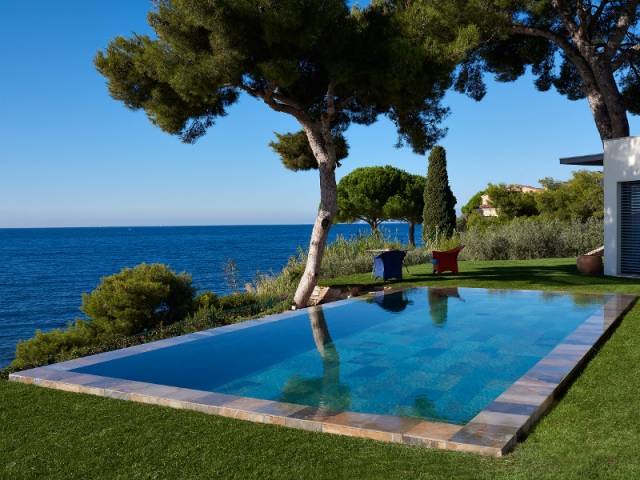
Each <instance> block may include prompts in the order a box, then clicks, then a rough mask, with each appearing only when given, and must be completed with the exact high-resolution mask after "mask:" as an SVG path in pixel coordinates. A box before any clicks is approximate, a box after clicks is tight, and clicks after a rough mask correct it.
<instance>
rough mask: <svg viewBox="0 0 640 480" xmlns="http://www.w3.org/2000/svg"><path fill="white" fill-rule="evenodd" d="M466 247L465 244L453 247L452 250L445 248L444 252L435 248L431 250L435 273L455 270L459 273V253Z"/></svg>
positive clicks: (454, 271)
mask: <svg viewBox="0 0 640 480" xmlns="http://www.w3.org/2000/svg"><path fill="white" fill-rule="evenodd" d="M463 248H464V245H460V246H459V247H456V248H452V249H451V250H445V251H444V252H438V251H436V250H434V251H433V252H431V256H432V258H433V259H432V260H431V263H433V273H444V272H453V273H458V255H459V254H460V252H461V251H462V249H463Z"/></svg>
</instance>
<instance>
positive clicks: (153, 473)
mask: <svg viewBox="0 0 640 480" xmlns="http://www.w3.org/2000/svg"><path fill="white" fill-rule="evenodd" d="M410 269H411V275H410V276H408V277H407V278H406V280H405V281H404V282H402V284H406V285H427V284H430V285H443V286H444V285H460V286H488V287H495V288H536V289H552V290H568V291H580V292H601V291H611V292H624V293H636V294H638V295H640V282H637V281H631V280H623V279H611V278H594V277H582V276H579V275H577V274H576V273H575V269H574V267H573V262H572V261H570V260H535V261H508V262H473V263H472V262H468V263H463V264H462V272H461V274H460V275H458V276H442V277H433V276H432V275H431V274H430V273H428V268H427V267H420V268H418V267H410ZM370 280H371V278H370V276H369V275H368V274H363V275H354V276H349V277H343V278H339V279H334V280H331V281H327V282H325V283H330V284H333V285H345V284H354V283H357V284H370ZM638 365H640V304H638V305H637V306H635V307H634V308H633V309H632V310H631V311H630V312H629V314H627V316H626V318H625V319H624V321H623V322H622V324H621V325H620V327H619V328H618V329H617V331H616V332H615V333H614V335H613V336H612V337H611V338H610V339H609V341H608V342H607V343H606V344H605V345H604V346H603V347H602V350H601V352H599V353H598V355H597V356H596V357H595V358H594V359H593V360H592V361H591V362H590V363H589V364H588V365H587V367H586V368H585V371H584V372H583V373H582V374H581V376H580V377H579V378H578V379H577V380H576V381H575V383H574V384H573V385H572V386H571V388H570V389H569V391H568V392H567V394H566V396H565V398H564V399H562V401H561V402H559V403H558V405H556V407H555V408H554V409H553V410H552V411H551V412H550V413H549V415H547V416H546V417H545V418H543V419H542V421H541V422H540V423H539V424H538V426H537V427H536V428H535V430H534V431H533V432H532V433H531V435H530V436H529V438H528V439H527V440H526V441H525V442H523V443H521V444H519V445H518V446H517V447H516V449H515V451H514V452H513V453H512V454H510V455H508V456H507V457H505V458H502V459H494V458H485V457H480V456H476V455H472V454H460V453H453V452H444V451H436V450H427V449H422V448H417V447H408V446H402V445H392V444H384V443H378V442H374V441H368V440H360V439H353V438H348V437H340V436H334V435H326V434H316V433H310V432H304V431H299V430H292V429H286V428H281V427H275V426H269V425H259V424H253V423H248V422H242V421H236V420H231V419H225V418H221V417H215V416H208V415H204V414H199V413H195V412H187V411H178V410H173V409H169V408H162V407H157V406H151V405H141V404H135V403H132V402H125V401H118V400H110V399H103V398H98V397H91V396H85V395H79V394H71V393H65V392H58V391H54V390H48V389H44V388H38V387H34V386H29V385H20V384H15V383H10V382H6V381H0V478H10V479H19V478H64V479H70V478H82V479H89V478H127V479H136V478H238V479H240V478H242V479H248V478H260V479H266V478H287V479H289V478H305V479H320V478H327V479H329V478H332V479H335V478H367V479H369V478H385V479H400V478H406V479H422V478H424V479H431V478H456V479H460V478H474V479H525V478H554V479H559V478H560V479H573V478H575V479H583V478H589V479H598V478H624V479H628V478H640V442H639V440H640V433H639V432H640V422H638V417H637V410H638V404H639V403H638V392H640V374H639V373H638V372H639V370H638Z"/></svg>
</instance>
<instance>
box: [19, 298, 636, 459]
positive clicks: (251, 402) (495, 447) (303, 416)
mask: <svg viewBox="0 0 640 480" xmlns="http://www.w3.org/2000/svg"><path fill="white" fill-rule="evenodd" d="M408 288H415V287H408ZM380 293H382V292H376V293H375V294H373V295H379V294H380ZM607 295H610V296H611V298H610V300H609V301H607V303H605V304H604V305H603V306H602V307H601V308H600V309H599V310H598V311H597V312H596V313H595V314H593V315H591V316H590V317H588V318H587V319H586V320H585V321H584V322H582V323H581V324H580V325H579V326H578V327H577V328H576V329H575V330H574V331H572V332H571V333H570V334H569V335H567V337H565V339H563V341H562V342H561V343H559V344H558V345H557V346H556V347H555V348H554V349H553V350H552V351H551V352H550V353H549V354H547V355H546V356H545V357H543V358H542V359H540V361H538V363H536V365H534V366H533V367H532V368H531V369H530V370H529V371H527V372H526V373H525V374H524V375H523V376H522V377H520V378H519V379H518V380H516V381H515V382H514V383H513V384H512V385H511V386H510V387H509V388H508V389H507V390H505V392H503V393H502V394H501V395H500V396H499V397H497V398H496V399H495V400H494V401H493V402H492V403H491V404H489V405H488V406H487V407H486V408H485V409H483V410H482V411H481V412H479V413H478V414H477V415H476V416H475V417H474V418H473V419H472V420H471V421H469V422H468V423H467V424H465V425H455V424H450V423H445V422H431V421H426V420H421V419H415V418H410V417H400V416H393V415H375V414H363V413H356V412H330V411H326V410H323V409H321V408H315V407H309V406H304V405H294V404H287V403H282V402H277V401H271V400H261V399H255V398H249V397H238V396H234V395H225V394H219V393H212V392H205V391H199V390H191V389H186V388H179V387H171V386H165V385H157V384H151V383H145V382H136V381H130V380H122V379H116V378H111V377H101V376H98V375H91V374H83V373H79V372H73V371H72V370H73V369H76V368H79V367H81V366H85V365H91V364H95V363H101V362H104V361H107V360H112V359H115V358H122V357H125V356H129V355H134V354H136V353H140V352H143V351H148V350H153V349H157V348H164V347H168V346H172V345H176V344H180V343H185V342H189V341H193V340H198V339H201V338H205V337H207V336H213V335H219V334H223V333H227V332H231V331H235V330H239V329H243V328H250V327H251V326H253V325H256V324H260V323H264V322H271V321H277V320H280V319H282V318H286V317H289V316H292V315H295V314H299V313H300V310H298V311H295V312H283V313H281V314H276V315H272V316H268V317H264V318H262V319H255V320H249V321H246V322H241V323H237V324H233V325H228V326H225V327H219V328H215V329H210V330H205V331H202V332H196V333H192V334H188V335H184V336H180V337H173V338H169V339H164V340H160V341H157V342H152V343H149V344H142V345H136V346H133V347H129V348H126V349H121V350H115V351H111V352H104V353H100V354H96V355H92V356H90V357H84V358H79V359H74V360H70V361H67V362H62V363H58V364H53V365H48V366H44V367H38V368H34V369H30V370H25V371H21V372H16V373H12V374H10V375H9V380H11V381H15V382H21V383H27V384H35V385H38V386H42V387H47V388H52V389H57V390H64V391H69V392H74V393H85V394H90V395H97V396H103V397H107V398H114V399H120V400H131V401H136V402H139V403H147V404H155V405H160V406H168V407H172V408H178V409H187V410H194V411H198V412H203V413H208V414H215V415H219V416H224V417H229V418H235V419H241V420H247V421H252V422H257V423H266V424H273V425H280V426H286V427H290V428H298V429H304V430H311V431H316V432H324V433H333V434H339V435H346V436H352V437H361V438H368V439H373V440H378V441H385V442H391V443H403V444H409V445H419V446H423V447H428V448H437V449H445V450H453V451H462V452H471V453H477V454H482V455H490V456H494V457H500V456H503V455H505V454H507V453H508V452H509V451H511V450H512V449H513V447H514V446H515V445H516V444H517V443H518V441H519V440H520V439H521V438H522V437H523V436H525V435H526V434H527V433H528V432H529V431H530V430H531V428H532V427H533V426H534V425H535V424H536V423H537V421H538V420H539V419H540V418H541V417H542V416H543V415H544V414H546V413H547V412H548V411H549V410H550V408H551V407H552V406H553V404H554V403H555V401H556V400H557V398H558V395H559V393H561V392H562V391H563V389H564V388H565V387H567V386H568V385H569V384H570V383H571V382H572V381H573V380H574V379H575V378H576V376H577V373H578V372H579V370H580V368H581V367H582V366H583V365H584V364H585V363H586V361H587V360H588V359H589V358H590V356H591V354H592V353H593V352H594V350H595V349H596V348H597V347H598V346H599V345H601V344H602V343H604V342H605V341H606V339H607V338H608V337H609V335H610V334H611V333H612V332H613V331H614V330H615V328H616V327H617V325H618V324H619V323H620V321H621V320H622V318H623V316H624V315H625V314H626V313H627V312H628V311H629V310H630V309H631V307H632V306H633V305H634V303H635V301H636V300H637V297H636V296H633V295H624V294H607ZM367 296H369V295H367ZM359 298H360V299H362V297H359ZM351 301H357V299H355V298H354V299H347V300H342V301H339V302H334V303H333V304H328V305H326V306H323V308H327V307H331V306H337V305H336V304H344V303H348V302H351ZM311 308H317V307H311Z"/></svg>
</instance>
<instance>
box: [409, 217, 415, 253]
mask: <svg viewBox="0 0 640 480" xmlns="http://www.w3.org/2000/svg"><path fill="white" fill-rule="evenodd" d="M409 245H411V246H412V247H415V246H416V223H415V222H409Z"/></svg>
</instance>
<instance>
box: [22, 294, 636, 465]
mask: <svg viewBox="0 0 640 480" xmlns="http://www.w3.org/2000/svg"><path fill="white" fill-rule="evenodd" d="M631 302H632V297H627V296H616V295H577V294H575V295H571V294H563V293H548V292H540V291H520V290H486V289H475V288H426V287H425V288H411V289H406V290H398V291H391V292H386V293H378V294H375V295H371V296H366V297H361V298H356V299H351V300H347V301H342V302H336V303H335V304H329V305H327V306H325V307H316V308H309V309H304V310H300V311H296V312H288V313H285V314H281V315H275V316H271V317H266V318H264V319H260V320H256V321H251V322H244V323H241V324H236V325H232V326H227V327H222V328H218V329H212V330H209V331H205V332H199V333H196V334H192V335H187V336H183V337H178V338H174V339H167V340H163V341H161V342H154V343H151V344H147V345H141V346H138V347H133V348H130V349H124V350H120V351H117V352H109V353H107V354H101V355H97V356H94V357H88V358H86V359H79V360H75V361H71V362H65V363H66V365H65V364H59V365H62V366H63V367H64V368H63V369H60V368H58V370H57V372H62V371H64V375H68V376H71V377H72V378H73V377H75V378H76V382H75V383H74V384H75V385H79V386H82V387H83V388H80V387H79V388H78V391H85V390H86V388H88V389H91V388H94V389H98V390H100V389H102V392H101V393H99V394H104V395H109V396H116V397H118V395H117V393H118V392H119V393H121V394H122V395H120V397H122V396H123V395H124V398H130V399H133V400H139V401H150V402H152V403H163V404H168V405H172V406H179V407H186V408H194V409H200V410H205V411H209V410H207V408H205V407H206V406H207V405H210V406H211V407H212V408H213V410H211V411H213V413H219V414H223V415H225V414H227V415H229V416H237V417H240V418H246V419H250V420H257V421H269V422H271V423H281V424H284V425H289V426H294V427H299V428H311V429H319V430H322V431H333V432H335V433H347V434H359V433H361V432H360V430H367V429H368V430H370V431H372V432H382V433H385V434H390V435H391V437H390V440H392V441H408V443H420V442H417V441H413V440H415V439H416V438H418V439H419V438H420V434H421V433H425V432H426V430H425V429H427V430H429V428H431V430H432V431H433V430H435V431H436V433H437V434H432V435H431V437H430V436H429V435H426V434H425V435H423V437H424V438H428V439H431V440H432V442H431V444H429V442H421V443H427V444H429V445H431V446H444V447H445V448H452V447H455V448H458V449H465V448H464V445H467V444H469V442H471V444H473V442H476V443H477V442H479V445H480V447H483V448H484V447H487V448H485V450H486V451H481V450H483V448H477V449H475V450H474V449H471V450H474V451H481V453H492V454H497V453H496V452H497V450H496V448H497V447H496V446H495V445H498V444H500V442H503V443H504V442H505V439H506V440H508V441H512V440H513V438H515V437H516V435H517V434H518V433H519V432H520V431H522V429H523V428H525V427H526V426H527V424H530V423H531V422H532V421H533V420H534V419H535V417H536V416H539V415H540V414H541V411H542V409H543V408H546V407H545V404H546V406H548V404H549V403H550V401H551V400H550V399H552V396H553V393H554V392H555V391H556V389H557V388H558V387H559V386H560V384H561V383H562V382H563V381H564V380H565V378H566V377H567V375H568V374H569V373H570V372H571V371H573V370H574V368H575V366H576V365H577V364H578V363H579V362H580V361H581V360H582V359H583V358H584V356H585V355H586V354H587V353H588V351H589V350H590V349H591V347H592V346H593V344H595V343H596V342H597V341H598V340H599V339H600V338H601V337H602V335H603V334H604V333H605V332H606V331H607V330H608V328H609V327H610V326H611V325H612V324H613V323H614V322H615V320H617V319H618V318H619V316H620V315H621V314H622V313H623V312H624V311H625V310H626V309H627V308H628V307H629V306H630V305H631ZM96 357H97V358H96ZM74 362H75V363H74ZM53 367H56V366H50V367H45V368H49V369H51V368H53ZM536 369H538V370H539V371H538V373H537V374H536ZM36 370H42V369H36ZM532 371H533V372H534V375H533V376H532V374H531V372H532ZM58 375H61V374H60V373H59V374H58ZM64 375H63V378H58V379H55V378H53V379H52V378H49V379H47V378H44V379H43V380H44V383H46V382H47V381H48V380H50V381H52V382H56V381H62V383H64V381H65V380H69V378H65V377H64ZM14 379H18V380H19V378H14ZM518 382H520V383H518ZM522 382H525V383H522ZM527 382H528V383H527ZM514 388H515V390H514ZM518 388H519V389H520V390H518ZM91 393H95V392H91ZM503 397H504V398H503ZM153 399H155V400H159V401H152V400H153ZM162 399H164V402H163V401H162ZM505 399H506V401H505ZM181 402H182V403H181ZM185 403H186V404H189V405H185ZM190 405H193V407H191V406H190ZM198 405H200V407H198ZM225 409H226V410H225ZM243 412H244V413H243ZM275 419H282V420H281V421H279V420H278V421H275ZM287 420H288V421H287ZM305 422H307V423H305ZM336 422H337V423H336ZM492 422H493V423H492ZM496 422H497V423H496ZM317 425H319V427H318V428H316V427H317ZM385 425H386V430H385ZM474 425H475V426H476V429H475V431H472V432H466V437H465V429H466V430H469V429H470V428H471V429H472V430H473V427H474ZM427 427H429V428H427ZM478 428H480V430H478ZM416 429H417V431H416ZM421 429H422V430H421ZM356 430H357V431H356ZM398 430H399V431H398ZM411 432H413V434H414V436H413V437H412V433H411ZM426 433H433V432H426ZM394 434H395V437H394V436H393V435H394ZM363 436H367V435H363ZM368 436H370V437H373V438H376V437H375V436H374V435H372V434H370V435H368ZM432 437H434V438H432ZM445 437H446V438H445ZM487 438H490V439H492V440H491V441H489V440H487ZM384 439H387V438H386V437H385V438H384ZM478 439H480V440H478ZM496 439H497V440H496ZM483 442H484V443H483ZM485 443H486V444H487V445H485ZM504 446H505V445H502V446H500V452H503V450H504V448H502V447H504ZM491 449H493V450H491Z"/></svg>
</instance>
